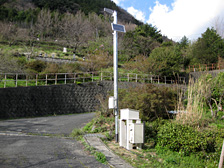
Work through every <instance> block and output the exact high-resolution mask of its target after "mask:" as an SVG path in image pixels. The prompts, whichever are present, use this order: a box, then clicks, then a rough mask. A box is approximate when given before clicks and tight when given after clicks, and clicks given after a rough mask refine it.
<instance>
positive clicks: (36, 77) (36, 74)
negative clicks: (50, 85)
mask: <svg viewBox="0 0 224 168" xmlns="http://www.w3.org/2000/svg"><path fill="white" fill-rule="evenodd" d="M37 79H38V74H36V86H37Z"/></svg>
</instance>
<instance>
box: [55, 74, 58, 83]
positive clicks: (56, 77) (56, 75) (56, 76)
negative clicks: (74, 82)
mask: <svg viewBox="0 0 224 168" xmlns="http://www.w3.org/2000/svg"><path fill="white" fill-rule="evenodd" d="M57 81H58V74H55V85H57Z"/></svg>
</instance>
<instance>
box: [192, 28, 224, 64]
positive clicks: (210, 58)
mask: <svg viewBox="0 0 224 168" xmlns="http://www.w3.org/2000/svg"><path fill="white" fill-rule="evenodd" d="M193 57H195V58H197V60H198V62H199V63H204V64H209V63H217V62H218V57H222V58H224V41H223V39H222V38H221V37H220V36H219V35H218V34H217V32H216V30H215V29H214V28H211V29H210V28H207V30H206V31H205V32H204V33H203V34H202V37H201V38H199V39H198V40H197V42H196V43H195V44H194V46H193Z"/></svg>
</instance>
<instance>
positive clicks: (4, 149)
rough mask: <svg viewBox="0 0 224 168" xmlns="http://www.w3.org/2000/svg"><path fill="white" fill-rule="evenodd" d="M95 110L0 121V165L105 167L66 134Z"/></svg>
mask: <svg viewBox="0 0 224 168" xmlns="http://www.w3.org/2000/svg"><path fill="white" fill-rule="evenodd" d="M93 117H94V113H86V114H76V115H66V116H55V117H41V118H31V119H16V120H5V121H0V167H1V168H28V167H29V168H30V167H32V168H51V167H52V168H67V167H68V168H70V167H77V168H82V167H85V168H86V167H89V168H92V167H94V168H101V167H102V168H104V167H108V166H107V165H103V164H101V163H99V162H97V161H96V160H95V158H94V157H93V156H90V155H88V154H87V152H85V151H84V149H83V146H82V144H80V143H79V142H78V141H76V140H75V139H71V138H65V137H63V136H46V135H51V134H57V135H62V134H63V135H69V134H70V133H71V132H72V130H73V129H74V128H80V127H83V126H84V125H85V124H86V123H87V122H89V121H90V120H91V119H92V118H93Z"/></svg>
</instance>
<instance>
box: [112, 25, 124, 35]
mask: <svg viewBox="0 0 224 168" xmlns="http://www.w3.org/2000/svg"><path fill="white" fill-rule="evenodd" d="M111 26H112V30H114V31H118V32H123V33H125V32H126V31H125V27H124V25H119V24H114V23H111Z"/></svg>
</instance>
